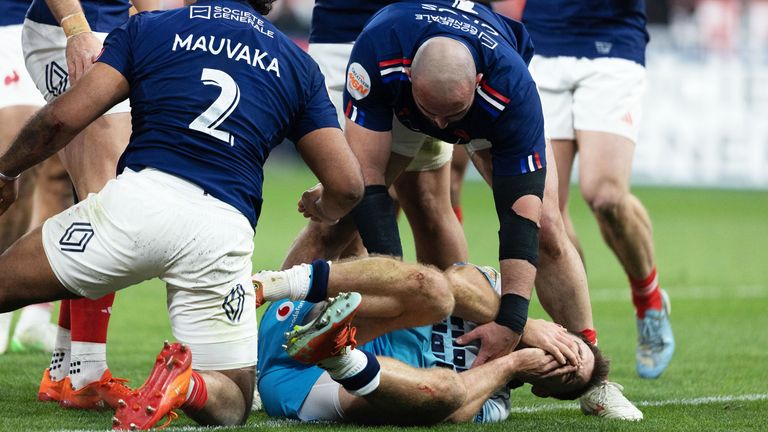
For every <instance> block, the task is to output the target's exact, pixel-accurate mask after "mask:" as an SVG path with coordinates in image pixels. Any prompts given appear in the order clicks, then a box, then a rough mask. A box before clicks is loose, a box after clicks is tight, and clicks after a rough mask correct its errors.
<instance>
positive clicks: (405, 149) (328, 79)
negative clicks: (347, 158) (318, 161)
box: [309, 43, 453, 171]
mask: <svg viewBox="0 0 768 432" xmlns="http://www.w3.org/2000/svg"><path fill="white" fill-rule="evenodd" d="M353 45H354V44H352V43H339V44H330V43H325V44H309V55H310V56H312V58H313V59H314V60H315V61H316V62H317V64H318V65H319V66H320V71H321V72H322V73H323V75H324V76H325V85H326V87H328V95H329V96H330V97H331V102H333V106H334V107H336V115H337V116H338V119H339V124H340V125H341V127H342V128H343V127H344V124H345V123H346V117H345V116H344V110H343V109H342V108H343V105H344V83H345V81H346V74H347V63H348V62H349V55H350V54H351V53H352V46H353ZM392 152H393V153H397V154H399V155H401V156H407V157H411V158H414V159H413V161H411V163H410V165H408V167H407V168H406V171H431V170H436V169H438V168H440V167H442V166H443V165H445V164H446V163H448V162H449V161H450V160H451V156H452V155H453V146H452V145H451V144H448V143H445V142H443V141H440V140H436V139H434V138H430V137H428V136H426V135H424V134H422V133H419V132H414V131H412V130H410V129H408V128H406V127H405V126H403V125H402V124H400V121H398V120H397V119H396V118H393V119H392Z"/></svg>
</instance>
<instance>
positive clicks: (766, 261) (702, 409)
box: [0, 164, 768, 432]
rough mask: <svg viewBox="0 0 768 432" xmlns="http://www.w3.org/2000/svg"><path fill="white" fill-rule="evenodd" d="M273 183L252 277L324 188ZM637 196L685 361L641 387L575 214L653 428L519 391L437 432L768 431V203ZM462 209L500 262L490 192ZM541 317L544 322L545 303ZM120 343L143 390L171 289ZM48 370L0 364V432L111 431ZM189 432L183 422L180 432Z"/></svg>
mask: <svg viewBox="0 0 768 432" xmlns="http://www.w3.org/2000/svg"><path fill="white" fill-rule="evenodd" d="M266 179H267V180H266V184H265V205H264V212H263V214H262V217H261V222H260V225H259V228H258V230H257V233H256V239H255V242H256V248H255V251H256V252H255V255H254V268H255V269H259V268H277V267H278V266H279V265H280V262H281V260H282V258H283V256H284V254H285V251H286V250H287V248H288V246H289V245H290V242H291V240H292V239H293V237H294V236H295V234H296V233H297V231H298V230H299V229H300V228H301V227H302V226H303V224H304V221H303V219H302V218H301V216H300V215H299V214H298V213H297V212H296V201H297V200H298V197H299V195H300V193H301V191H302V190H303V189H305V188H307V187H309V186H311V185H312V184H314V179H313V178H312V177H311V176H310V175H308V174H306V171H305V170H301V169H297V168H294V167H291V166H285V165H278V164H274V165H271V166H270V167H268V171H267V174H266ZM636 193H637V195H638V196H639V197H640V199H641V200H643V202H644V203H645V204H646V206H647V208H648V210H649V212H650V214H651V217H652V219H653V222H654V237H655V242H656V255H657V261H658V268H659V274H660V278H661V284H662V286H663V287H665V288H666V289H667V290H668V291H669V293H670V296H671V298H672V323H673V327H674V330H675V336H676V338H677V352H676V354H675V358H674V359H673V362H672V364H671V366H670V367H669V369H668V370H667V371H666V372H665V373H664V374H663V375H662V376H661V378H659V379H657V380H652V381H648V380H641V379H639V378H637V376H636V374H635V372H634V347H635V337H636V336H635V323H634V319H633V310H632V307H631V304H630V301H629V290H628V288H627V282H626V280H625V277H624V275H623V273H622V271H621V270H620V268H619V266H618V263H617V262H616V260H615V258H614V257H613V256H612V254H611V253H610V251H609V250H608V249H607V248H606V246H605V245H604V244H603V243H602V241H601V239H600V235H599V233H598V231H597V228H596V225H595V223H594V220H593V219H592V217H591V215H590V214H589V212H588V210H587V209H586V208H585V206H584V205H583V203H582V201H581V199H580V198H579V196H578V191H577V190H575V189H574V190H573V194H574V195H573V199H572V201H573V202H572V204H571V208H572V211H573V215H574V222H575V224H576V227H577V230H578V231H579V233H580V236H581V240H582V244H583V246H584V249H585V253H586V259H587V270H588V274H589V282H590V290H591V295H592V300H593V306H594V315H595V321H596V325H597V329H598V335H599V338H600V345H601V347H602V349H603V350H604V351H605V352H606V353H607V354H608V355H609V356H610V357H611V358H612V360H613V369H612V374H611V379H612V380H614V381H617V382H619V383H621V384H622V385H624V387H625V392H626V394H627V396H628V397H629V398H630V399H632V400H633V401H636V402H638V403H639V404H640V405H641V406H640V408H641V409H642V410H643V412H644V413H645V420H644V421H643V422H640V423H636V424H628V423H624V422H618V421H606V420H602V419H597V418H593V417H585V416H583V415H582V414H581V413H580V412H579V411H578V410H577V409H576V404H574V403H563V402H555V401H552V400H547V399H537V398H535V397H534V396H532V395H531V394H530V393H529V392H528V390H527V389H526V388H523V389H520V390H518V391H516V392H515V393H514V394H513V396H512V401H513V407H514V412H513V413H512V415H511V416H510V419H509V420H507V421H506V422H504V423H502V424H496V425H486V426H477V425H457V426H448V425H446V426H442V427H435V428H431V429H434V430H462V431H463V430H470V429H484V430H494V431H496V430H498V431H501V430H532V431H547V430H556V431H565V430H574V431H581V430H692V431H701V430H766V429H768V348H766V347H768V334H767V332H766V328H768V250H767V249H766V247H765V244H766V241H768V193H766V192H764V191H761V192H757V191H710V190H696V189H656V188H654V189H651V188H639V189H637V190H636ZM464 211H465V218H466V232H467V238H468V240H469V245H470V254H471V260H472V261H473V262H476V263H483V264H487V263H491V264H492V263H494V262H495V261H496V251H497V239H496V229H497V222H496V216H495V214H494V211H493V207H492V203H491V196H490V192H489V190H488V188H487V187H486V186H485V185H484V184H482V183H479V182H470V183H468V184H467V186H466V189H465V192H464ZM401 230H402V235H403V239H404V245H405V248H406V259H407V260H413V259H414V253H413V247H412V242H411V240H410V232H409V230H408V228H407V226H405V224H403V223H402V221H401ZM0 277H2V276H0ZM531 315H532V316H534V317H543V316H544V313H543V312H542V309H541V308H540V307H539V306H538V305H537V304H535V302H534V303H532V307H531ZM109 338H110V339H109V340H110V345H109V353H108V355H109V364H110V367H111V369H112V371H113V372H114V373H115V374H116V375H117V376H121V377H126V378H129V379H130V380H131V383H132V384H133V385H139V384H140V383H141V382H142V381H143V380H144V378H145V377H146V376H147V374H148V373H149V369H150V367H151V365H152V360H153V358H154V356H155V355H156V353H157V352H158V351H159V349H160V346H161V343H162V341H163V340H164V339H170V338H171V337H170V331H169V326H168V318H167V312H166V309H165V291H164V288H163V285H162V284H161V283H159V282H158V281H150V282H146V283H143V284H141V285H139V286H136V287H132V288H129V289H127V290H124V291H121V292H120V293H119V294H118V296H117V301H116V303H115V306H114V316H113V318H112V323H111V326H110V333H109ZM275 343H279V341H275ZM48 361H49V358H48V356H47V355H43V354H6V355H3V356H0V432H4V431H29V430H105V429H108V428H109V427H110V417H111V415H112V414H111V413H110V412H100V413H96V412H77V411H65V410H62V409H59V408H58V407H57V406H56V405H54V404H46V403H38V402H36V401H35V396H36V392H37V385H38V383H39V379H40V377H41V374H42V372H43V369H44V368H45V367H46V366H47V365H48ZM192 425H193V423H192V422H191V421H189V420H187V419H185V418H184V417H183V416H182V419H181V420H180V421H178V422H177V423H175V428H179V429H184V430H186V429H188V428H191V427H192ZM175 428H174V429H175ZM233 429H235V430H252V429H280V430H294V429H301V430H307V429H309V430H350V431H351V430H356V429H358V428H356V427H352V426H339V425H322V424H320V425H300V424H297V423H294V422H288V421H283V420H272V419H269V418H268V417H267V416H266V415H265V414H263V413H254V414H252V416H251V418H250V420H249V422H248V425H247V426H246V427H243V428H233ZM382 429H384V430H394V428H382ZM227 430H229V429H227Z"/></svg>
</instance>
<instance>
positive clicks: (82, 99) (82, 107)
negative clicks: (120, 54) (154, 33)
mask: <svg viewBox="0 0 768 432" xmlns="http://www.w3.org/2000/svg"><path fill="white" fill-rule="evenodd" d="M128 91H129V87H128V81H126V79H125V78H124V77H123V75H122V74H120V72H118V71H117V70H115V69H113V68H112V67H111V66H108V65H106V64H101V63H99V64H96V65H95V66H94V67H93V68H92V69H91V71H89V73H87V74H85V76H84V77H83V78H82V80H81V82H80V84H78V85H77V86H74V87H72V88H71V89H70V90H69V91H67V92H65V93H64V94H63V95H61V96H60V97H58V98H57V99H56V100H54V101H53V102H51V103H49V104H48V105H46V106H45V107H43V108H42V109H41V110H40V111H38V112H37V114H35V116H34V117H32V119H31V120H30V121H29V122H28V123H27V124H26V125H25V126H24V128H23V129H22V130H21V132H19V135H18V136H17V137H16V139H15V140H14V141H13V143H12V144H11V146H10V148H9V149H8V150H7V151H6V152H5V153H3V155H2V156H0V173H2V175H0V197H2V198H0V199H1V200H2V201H0V214H2V213H3V212H4V211H5V210H6V209H7V208H8V206H10V205H11V203H12V202H13V201H14V200H15V198H16V195H15V194H14V193H13V191H14V189H15V188H16V187H17V185H16V183H17V181H14V180H10V179H12V178H13V177H16V176H18V175H19V174H21V172H23V171H24V170H26V169H28V168H30V167H32V166H34V165H37V164H38V163H40V162H42V161H44V160H45V159H47V158H48V157H49V156H51V155H52V154H54V153H56V152H57V151H58V150H59V149H61V148H62V147H64V146H66V145H67V144H68V143H69V142H70V141H72V139H73V138H74V137H75V136H76V135H77V134H78V133H80V131H82V130H83V129H85V127H86V126H88V125H89V124H90V123H91V122H92V121H94V120H96V119H97V118H99V117H100V116H101V115H103V114H104V113H105V112H106V111H107V110H108V109H109V108H111V107H112V106H113V105H115V104H116V103H118V102H120V101H122V100H124V99H125V98H126V97H128Z"/></svg>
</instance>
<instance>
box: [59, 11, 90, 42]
mask: <svg viewBox="0 0 768 432" xmlns="http://www.w3.org/2000/svg"><path fill="white" fill-rule="evenodd" d="M61 28H62V30H64V34H65V35H66V36H67V39H69V38H71V37H72V36H77V35H79V34H80V33H88V32H90V31H91V26H90V25H89V24H88V20H86V19H85V15H84V14H83V13H82V12H77V13H73V14H72V15H67V16H65V17H64V18H62V19H61Z"/></svg>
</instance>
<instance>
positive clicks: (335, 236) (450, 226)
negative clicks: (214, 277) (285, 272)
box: [283, 0, 468, 269]
mask: <svg viewBox="0 0 768 432" xmlns="http://www.w3.org/2000/svg"><path fill="white" fill-rule="evenodd" d="M395 2H396V1H395V0H375V1H365V2H361V1H356V0H318V1H316V2H315V6H314V9H313V11H312V27H311V31H310V35H309V55H311V56H312V58H314V59H315V61H316V62H317V63H318V65H319V66H320V70H321V71H322V72H323V75H324V76H325V79H326V85H327V86H328V92H329V94H330V96H331V102H333V104H334V106H335V107H336V110H337V113H338V116H339V121H340V122H341V124H342V127H343V126H344V122H345V119H344V110H343V107H342V98H343V92H344V82H345V78H346V67H347V63H348V60H349V55H350V53H351V51H352V46H353V43H354V41H355V39H356V38H357V36H358V34H360V32H361V31H362V29H363V26H364V25H365V22H366V21H367V20H368V19H369V18H370V17H371V16H373V15H374V14H375V13H376V12H377V11H378V10H380V9H381V8H383V7H384V6H386V5H388V4H391V3H395ZM392 146H393V152H394V153H395V154H396V155H400V154H403V155H405V157H406V158H407V159H408V160H410V159H411V158H413V161H412V162H410V163H409V164H408V166H407V167H406V169H405V171H404V172H403V174H402V175H401V176H400V177H399V178H398V180H397V181H396V182H394V184H393V189H394V191H395V192H396V194H397V201H398V204H399V205H400V207H401V208H402V209H403V210H404V212H405V214H406V216H407V218H408V222H409V224H410V225H411V228H412V232H413V237H414V241H415V244H416V256H417V258H418V260H419V262H422V263H426V264H432V265H435V266H437V267H439V268H443V269H445V268H447V267H449V266H450V265H452V264H453V263H455V262H459V261H466V260H467V259H468V255H467V253H468V252H467V243H466V239H465V238H464V235H463V232H462V230H461V225H460V224H459V223H458V222H457V220H456V218H453V217H451V216H450V212H451V207H450V201H449V199H448V198H449V182H448V178H449V174H450V173H449V168H450V167H449V163H448V162H449V161H450V159H451V151H452V146H450V145H448V144H446V143H444V142H441V141H439V140H436V139H433V138H431V137H426V136H424V135H423V134H420V133H416V132H413V131H410V130H408V129H407V128H405V127H403V126H401V125H400V124H399V123H395V124H394V130H393V139H392ZM395 157H398V156H395ZM425 196H429V197H432V198H431V199H424V197H425ZM390 205H392V204H390ZM363 240H364V241H365V242H366V244H365V246H366V248H367V252H369V253H375V254H386V255H396V256H401V255H402V248H401V247H400V246H399V242H397V244H387V243H382V242H377V241H374V240H375V239H372V238H370V237H366V238H364V239H363ZM364 253H365V248H363V246H362V243H361V242H360V240H359V237H358V236H357V235H356V229H355V225H354V222H353V220H352V218H346V219H344V220H343V221H342V222H341V223H339V224H337V225H335V226H327V225H322V224H317V223H311V222H310V223H309V225H308V226H307V227H306V228H305V229H304V230H303V231H302V232H301V233H300V234H299V238H298V239H297V241H296V242H294V244H293V246H292V247H291V249H290V250H289V252H288V255H287V257H286V259H285V261H284V263H283V266H284V267H290V266H292V265H295V264H298V263H301V262H308V261H310V260H312V259H314V258H317V257H324V258H328V259H335V258H337V257H338V256H340V255H342V256H348V255H362V254H364Z"/></svg>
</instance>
